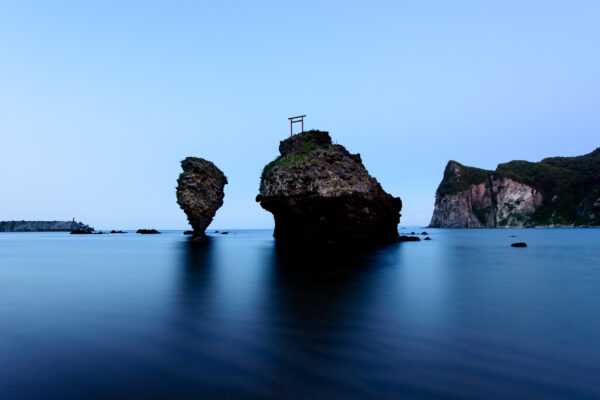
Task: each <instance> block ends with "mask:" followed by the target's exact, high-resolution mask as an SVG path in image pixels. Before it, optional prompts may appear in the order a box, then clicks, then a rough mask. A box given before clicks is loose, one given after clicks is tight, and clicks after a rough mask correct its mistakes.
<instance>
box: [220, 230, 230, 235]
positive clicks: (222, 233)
mask: <svg viewBox="0 0 600 400" xmlns="http://www.w3.org/2000/svg"><path fill="white" fill-rule="evenodd" d="M227 234H229V232H227V231H225V232H221V235H227Z"/></svg>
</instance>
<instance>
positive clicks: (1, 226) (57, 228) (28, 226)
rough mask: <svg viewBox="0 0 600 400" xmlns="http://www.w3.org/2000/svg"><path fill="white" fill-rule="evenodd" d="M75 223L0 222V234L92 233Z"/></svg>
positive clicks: (89, 227)
mask: <svg viewBox="0 0 600 400" xmlns="http://www.w3.org/2000/svg"><path fill="white" fill-rule="evenodd" d="M93 231H94V228H92V227H91V226H89V225H86V224H84V223H82V222H76V221H0V232H93Z"/></svg>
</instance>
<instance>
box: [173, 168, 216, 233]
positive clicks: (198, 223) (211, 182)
mask: <svg viewBox="0 0 600 400" xmlns="http://www.w3.org/2000/svg"><path fill="white" fill-rule="evenodd" d="M181 168H183V172H182V173H181V174H180V175H179V179H177V204H179V206H180V207H181V209H182V210H183V211H184V212H185V214H186V215H187V219H188V221H189V223H190V225H191V226H192V228H193V230H194V233H193V236H192V238H193V239H194V240H203V239H205V238H206V236H205V233H204V232H205V231H206V228H207V227H208V225H209V224H210V223H211V222H212V220H213V218H214V216H215V214H216V212H217V210H218V209H219V208H220V207H221V206H222V205H223V197H224V196H225V193H224V191H223V188H224V187H225V185H226V184H227V178H226V177H225V175H224V174H223V172H221V170H220V169H219V168H217V167H216V166H215V164H213V163H212V162H210V161H207V160H204V159H202V158H197V157H187V158H186V159H185V160H183V161H182V162H181Z"/></svg>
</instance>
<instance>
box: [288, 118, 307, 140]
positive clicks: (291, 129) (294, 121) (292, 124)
mask: <svg viewBox="0 0 600 400" xmlns="http://www.w3.org/2000/svg"><path fill="white" fill-rule="evenodd" d="M304 117H306V115H298V116H296V117H290V118H288V119H289V120H290V137H292V135H293V134H294V124H295V123H296V122H300V123H301V124H302V132H304Z"/></svg>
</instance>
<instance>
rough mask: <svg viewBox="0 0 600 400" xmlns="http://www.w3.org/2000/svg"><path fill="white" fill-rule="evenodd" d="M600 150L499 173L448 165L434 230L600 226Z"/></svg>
mask: <svg viewBox="0 0 600 400" xmlns="http://www.w3.org/2000/svg"><path fill="white" fill-rule="evenodd" d="M599 188H600V151H599V149H597V150H596V151H594V152H592V153H590V154H587V155H585V156H580V157H555V158H547V159H544V160H542V161H540V162H539V163H530V162H526V161H511V162H509V163H506V164H500V165H499V166H498V168H497V169H496V171H487V170H482V169H479V168H473V167H467V166H464V165H462V164H459V163H458V162H456V161H450V162H448V165H447V166H446V169H445V171H444V178H443V180H442V182H441V183H440V186H439V187H438V190H437V192H436V199H435V208H434V212H433V216H432V218H431V223H430V226H431V227H440V228H496V227H497V228H506V227H527V226H582V225H600V207H598V205H599V204H598V201H599V200H598V199H599V198H600V190H599Z"/></svg>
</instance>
